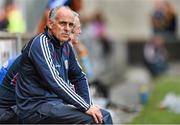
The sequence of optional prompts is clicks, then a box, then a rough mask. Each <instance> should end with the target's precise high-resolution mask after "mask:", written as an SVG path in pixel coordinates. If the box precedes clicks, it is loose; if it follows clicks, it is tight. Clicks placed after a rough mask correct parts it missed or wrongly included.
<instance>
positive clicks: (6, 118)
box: [0, 107, 18, 124]
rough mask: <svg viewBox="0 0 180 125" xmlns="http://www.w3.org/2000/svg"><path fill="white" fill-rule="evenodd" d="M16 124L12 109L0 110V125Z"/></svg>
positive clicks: (16, 119)
mask: <svg viewBox="0 0 180 125" xmlns="http://www.w3.org/2000/svg"><path fill="white" fill-rule="evenodd" d="M15 123H18V117H17V115H16V113H15V111H14V110H13V107H12V108H9V109H3V108H0V124H15Z"/></svg>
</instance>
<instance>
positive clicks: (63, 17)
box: [56, 9, 74, 23]
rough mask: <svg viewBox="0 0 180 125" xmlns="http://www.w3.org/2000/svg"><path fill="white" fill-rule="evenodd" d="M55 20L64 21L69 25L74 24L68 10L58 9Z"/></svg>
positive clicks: (71, 14)
mask: <svg viewBox="0 0 180 125" xmlns="http://www.w3.org/2000/svg"><path fill="white" fill-rule="evenodd" d="M56 19H57V21H66V22H70V23H73V22H74V17H73V13H72V11H71V10H69V9H58V10H57V14H56Z"/></svg>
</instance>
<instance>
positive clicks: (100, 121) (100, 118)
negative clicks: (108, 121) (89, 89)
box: [96, 114, 102, 123]
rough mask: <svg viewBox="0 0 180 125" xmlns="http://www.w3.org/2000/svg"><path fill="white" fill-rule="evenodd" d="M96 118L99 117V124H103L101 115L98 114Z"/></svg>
mask: <svg viewBox="0 0 180 125" xmlns="http://www.w3.org/2000/svg"><path fill="white" fill-rule="evenodd" d="M96 117H97V119H98V122H99V123H102V116H101V115H99V114H97V115H96Z"/></svg>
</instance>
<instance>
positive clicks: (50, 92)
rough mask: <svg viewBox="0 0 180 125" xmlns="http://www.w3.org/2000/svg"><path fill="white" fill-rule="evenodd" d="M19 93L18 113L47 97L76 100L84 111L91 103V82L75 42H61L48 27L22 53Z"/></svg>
mask: <svg viewBox="0 0 180 125" xmlns="http://www.w3.org/2000/svg"><path fill="white" fill-rule="evenodd" d="M70 84H72V85H74V88H75V89H74V90H73V89H72V87H71V85H70ZM16 96H17V99H16V100H17V106H18V113H19V115H21V116H22V115H23V116H24V117H25V116H27V115H28V114H30V113H32V112H34V111H36V110H37V109H38V107H39V106H40V105H41V104H42V103H45V102H47V101H59V102H60V103H67V104H72V105H74V106H75V107H76V108H78V109H79V110H81V111H87V110H88V109H89V107H90V105H91V98H90V95H89V87H88V82H87V79H86V76H85V74H84V73H83V72H82V70H81V67H80V66H79V63H78V62H77V60H76V58H75V55H74V52H73V50H72V47H71V45H70V44H69V43H68V42H64V43H63V44H62V45H60V43H59V42H58V41H57V40H56V39H55V38H54V37H53V36H51V35H50V34H48V31H47V29H46V30H45V32H44V33H42V34H40V35H38V36H36V37H34V39H33V40H31V41H30V42H29V43H28V44H27V46H26V48H25V49H24V51H23V53H22V57H21V61H20V71H19V78H18V80H17V83H16Z"/></svg>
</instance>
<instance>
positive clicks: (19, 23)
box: [5, 0, 26, 33]
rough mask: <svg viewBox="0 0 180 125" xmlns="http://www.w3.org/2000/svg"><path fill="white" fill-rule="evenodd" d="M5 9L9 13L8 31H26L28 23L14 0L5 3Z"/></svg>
mask: <svg viewBox="0 0 180 125" xmlns="http://www.w3.org/2000/svg"><path fill="white" fill-rule="evenodd" d="M5 11H6V13H7V19H8V28H7V31H8V32H11V33H17V32H18V33H24V32H26V23H25V21H24V19H23V15H22V13H21V12H20V10H19V9H18V8H17V6H16V4H15V2H14V1H13V0H7V1H6V4H5Z"/></svg>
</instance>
